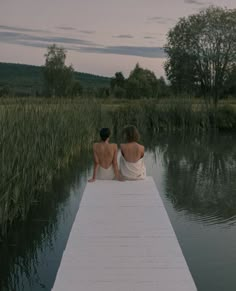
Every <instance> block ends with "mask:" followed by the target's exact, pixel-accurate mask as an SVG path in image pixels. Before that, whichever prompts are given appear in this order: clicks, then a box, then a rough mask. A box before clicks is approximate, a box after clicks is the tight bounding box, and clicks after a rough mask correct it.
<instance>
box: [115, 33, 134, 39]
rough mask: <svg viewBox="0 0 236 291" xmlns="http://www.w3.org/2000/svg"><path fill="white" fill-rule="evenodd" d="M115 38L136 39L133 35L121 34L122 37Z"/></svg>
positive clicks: (116, 36)
mask: <svg viewBox="0 0 236 291" xmlns="http://www.w3.org/2000/svg"><path fill="white" fill-rule="evenodd" d="M113 37H114V38H134V37H133V35H131V34H120V35H114V36H113Z"/></svg>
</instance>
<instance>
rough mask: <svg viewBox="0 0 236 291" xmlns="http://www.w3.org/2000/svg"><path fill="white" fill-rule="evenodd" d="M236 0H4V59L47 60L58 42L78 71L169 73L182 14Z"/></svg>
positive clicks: (0, 6) (0, 7)
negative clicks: (173, 34)
mask: <svg viewBox="0 0 236 291" xmlns="http://www.w3.org/2000/svg"><path fill="white" fill-rule="evenodd" d="M209 5H215V6H221V7H227V8H236V1H235V0H223V1H221V0H209V1H203V0H162V1H161V0H119V1H117V0H51V1H50V0H40V1H39V0H0V62H9V63H22V64H30V65H40V66H41V65H44V63H45V56H44V55H45V53H46V52H47V47H48V46H49V45H51V44H53V43H55V44H57V45H58V46H61V47H64V48H65V49H66V50H67V58H66V63H67V65H70V64H72V65H73V67H74V69H75V70H76V71H79V72H85V73H91V74H96V75H101V76H108V77H110V76H114V74H115V72H122V73H123V74H124V76H125V77H128V75H129V73H130V71H131V70H132V69H133V68H134V67H135V65H136V63H139V65H140V66H141V67H143V68H147V69H149V70H151V71H153V72H154V73H155V74H156V76H157V77H160V76H164V74H165V73H164V69H163V64H164V62H165V53H164V51H163V45H164V44H165V43H166V34H167V32H168V31H169V29H170V28H172V27H173V26H174V25H175V24H176V23H177V21H178V19H179V18H180V17H185V16H188V15H190V14H194V13H197V12H198V11H199V10H200V9H204V8H206V7H208V6H209Z"/></svg>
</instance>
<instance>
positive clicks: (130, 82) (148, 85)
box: [126, 64, 157, 98]
mask: <svg viewBox="0 0 236 291" xmlns="http://www.w3.org/2000/svg"><path fill="white" fill-rule="evenodd" d="M126 88H127V96H128V98H141V97H147V98H153V97H156V96H157V78H156V76H155V74H154V73H153V72H152V71H149V70H147V69H143V68H141V67H140V66H139V64H136V66H135V68H134V70H133V71H131V72H130V75H129V78H128V79H127V85H126Z"/></svg>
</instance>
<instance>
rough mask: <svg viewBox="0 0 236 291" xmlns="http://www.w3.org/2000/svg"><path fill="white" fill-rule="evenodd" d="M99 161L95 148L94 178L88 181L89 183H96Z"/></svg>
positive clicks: (94, 147) (94, 148)
mask: <svg viewBox="0 0 236 291" xmlns="http://www.w3.org/2000/svg"><path fill="white" fill-rule="evenodd" d="M98 166H99V161H98V157H97V153H96V146H95V145H94V146H93V177H92V178H91V179H89V180H88V182H94V181H95V180H96V176H97V171H98Z"/></svg>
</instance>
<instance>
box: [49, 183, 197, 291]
mask: <svg viewBox="0 0 236 291" xmlns="http://www.w3.org/2000/svg"><path fill="white" fill-rule="evenodd" d="M77 290H78V291H193V290H197V289H196V286H195V284H194V281H193V279H192V276H191V273H190V271H189V269H188V266H187V264H186V261H185V258H184V256H183V254H182V251H181V248H180V246H179V243H178V240H177V238H176V235H175V233H174V230H173V228H172V225H171V223H170V220H169V217H168V215H167V213H166V210H165V207H164V205H163V203H162V200H161V197H160V195H159V193H158V190H157V188H156V186H155V183H154V181H153V179H152V177H147V179H146V180H142V181H126V182H118V181H96V182H95V183H88V184H87V186H86V188H85V191H84V194H83V198H82V201H81V204H80V208H79V211H78V213H77V216H76V218H75V221H74V224H73V227H72V230H71V233H70V236H69V239H68V242H67V246H66V249H65V251H64V254H63V257H62V260H61V265H60V267H59V270H58V273H57V278H56V281H55V284H54V287H53V291H77Z"/></svg>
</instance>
